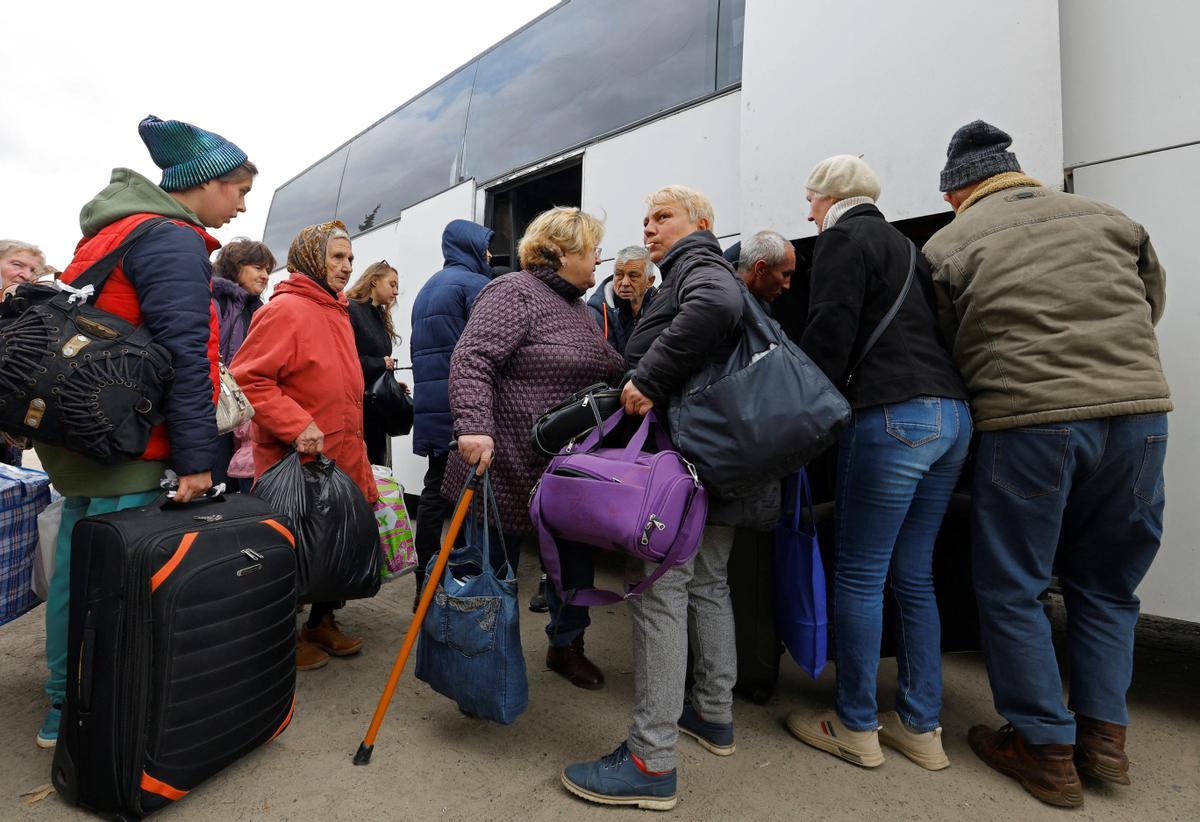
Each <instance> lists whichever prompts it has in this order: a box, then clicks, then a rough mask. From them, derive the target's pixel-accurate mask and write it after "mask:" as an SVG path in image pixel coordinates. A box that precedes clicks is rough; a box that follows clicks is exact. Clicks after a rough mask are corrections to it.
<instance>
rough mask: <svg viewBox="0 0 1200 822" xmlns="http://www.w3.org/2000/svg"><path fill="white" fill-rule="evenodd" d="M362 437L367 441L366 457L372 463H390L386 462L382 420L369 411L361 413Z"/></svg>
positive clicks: (386, 455) (385, 435)
mask: <svg viewBox="0 0 1200 822" xmlns="http://www.w3.org/2000/svg"><path fill="white" fill-rule="evenodd" d="M363 439H364V440H365V441H366V443H367V459H368V460H370V461H371V464H372V465H391V463H390V462H388V451H387V440H388V437H387V432H386V431H385V430H384V429H383V420H381V419H379V417H377V416H376V415H375V414H374V413H372V412H371V411H367V412H365V413H364V414H363Z"/></svg>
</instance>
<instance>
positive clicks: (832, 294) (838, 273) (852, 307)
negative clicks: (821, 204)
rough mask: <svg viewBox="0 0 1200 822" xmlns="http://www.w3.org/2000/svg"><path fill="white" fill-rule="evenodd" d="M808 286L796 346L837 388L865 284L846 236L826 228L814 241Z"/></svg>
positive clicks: (849, 357)
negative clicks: (806, 305) (803, 323)
mask: <svg viewBox="0 0 1200 822" xmlns="http://www.w3.org/2000/svg"><path fill="white" fill-rule="evenodd" d="M810 287H811V292H810V294H811V295H810V297H809V308H808V324H807V325H806V326H805V328H804V336H803V337H801V338H800V347H801V348H802V349H803V350H804V353H806V354H808V356H809V357H811V358H812V360H813V362H814V363H816V364H817V367H818V368H820V369H821V370H822V371H823V372H825V376H826V377H828V378H829V380H830V382H832V383H833V384H834V385H836V386H839V387H840V386H841V385H843V384H844V383H845V380H846V370H847V369H848V368H849V367H850V366H851V364H852V363H853V359H852V358H853V357H854V356H855V351H854V344H855V341H856V340H857V339H858V322H859V315H860V314H861V313H862V307H863V299H864V297H865V294H866V288H867V269H866V263H865V262H864V261H863V256H862V252H861V251H860V250H859V248H858V246H857V245H855V243H854V241H853V240H851V239H850V237H849V236H848V235H846V234H845V233H843V232H841V231H836V230H831V231H827V232H825V233H824V234H822V235H821V237H820V238H819V239H818V240H817V243H816V247H815V249H814V251H813V264H812V275H811V286H810Z"/></svg>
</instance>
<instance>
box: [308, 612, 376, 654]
mask: <svg viewBox="0 0 1200 822" xmlns="http://www.w3.org/2000/svg"><path fill="white" fill-rule="evenodd" d="M300 639H302V640H304V641H305V642H311V643H312V644H313V645H316V646H317V647H318V648H320V649H321V650H322V651H324V652H325V653H327V654H329V655H330V656H350V655H351V654H357V653H358V652H359V651H361V650H362V644H363V641H362V640H361V639H359V638H358V637H353V636H348V635H346V634H343V633H342V629H341V628H339V627H338V624H337V622H336V621H335V620H334V618H333V614H326V615H325V616H324V617H322V619H321V624H320V625H318V626H317V627H316V628H309V627H308V626H307V625H305V626H304V627H303V628H301V629H300Z"/></svg>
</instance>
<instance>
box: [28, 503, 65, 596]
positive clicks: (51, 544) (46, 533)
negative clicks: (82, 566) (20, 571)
mask: <svg viewBox="0 0 1200 822" xmlns="http://www.w3.org/2000/svg"><path fill="white" fill-rule="evenodd" d="M62 509H63V498H62V497H58V498H57V499H55V500H54V501H53V502H51V503H50V504H49V505H47V506H46V507H45V508H43V509H42V513H40V514H38V518H37V529H38V545H37V552H36V553H35V554H34V557H33V579H32V581H31V584H30V586H29V587H30V588H32V589H33V594H34V596H36V597H37V598H38V599H40V600H42V601H43V602H45V601H46V597H47V596H48V595H49V592H50V580H52V579H54V555H55V553H56V551H57V550H58V529H59V526H60V525H61V524H62Z"/></svg>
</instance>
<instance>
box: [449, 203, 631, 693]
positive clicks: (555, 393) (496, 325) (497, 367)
mask: <svg viewBox="0 0 1200 822" xmlns="http://www.w3.org/2000/svg"><path fill="white" fill-rule="evenodd" d="M603 234H604V226H603V225H602V224H601V222H600V221H599V220H598V219H596V218H595V217H593V216H592V215H591V214H588V213H586V212H584V211H581V210H579V209H578V208H562V207H560V208H553V209H550V210H549V211H546V212H543V213H542V214H539V215H538V216H537V217H536V218H534V220H533V222H532V223H530V225H529V228H527V229H526V231H525V236H524V237H522V238H521V243H520V246H519V249H518V252H519V255H520V258H521V269H522V270H520V271H514V272H512V273H511V274H505V275H503V276H501V277H498V278H496V279H495V280H493V281H492V282H491V283H490V284H488V285H487V286H486V287H485V288H484V289H483V290H482V291H481V292H479V296H478V298H476V300H475V305H474V307H473V308H472V309H471V318H470V320H469V321H468V322H467V327H466V329H465V330H464V331H463V334H462V336H461V337H460V338H459V341H458V345H457V346H455V348H454V355H453V356H452V357H451V359H450V411H451V413H452V415H453V418H454V436H455V437H457V438H458V452H457V453H455V452H451V453H450V459H449V461H448V462H447V465H446V479H445V482H444V484H443V485H442V494H443V496H445V497H447V498H449V499H454V498H455V497H456V496H457V495H458V492H459V489H461V488H462V486H463V483H464V482H465V481H466V478H467V473H468V471H469V470H470V468H469V467H468V466H476V467H477V470H479V471H480V472H482V470H483V469H485V468H488V467H489V466H490V468H491V476H492V487H493V488H494V489H495V492H496V498H497V500H498V503H499V509H500V511H499V520H500V522H499V524H500V527H501V528H502V530H503V532H504V535H505V546H506V548H507V549H508V556H507V561H508V562H509V564H510V565H511V566H512V567H513V569H514V570H515V569H516V565H517V559H518V556H519V554H520V551H519V549H518V546H519V543H520V538H521V537H524V536H531V535H532V534H533V523H532V522H531V521H530V519H529V509H528V504H529V492H530V490H531V489H532V488H533V485H534V483H535V482H536V481H537V479H538V477H539V476H540V475H541V473H542V471H543V470H544V469H545V467H546V464H547V462H548V461H549V460H548V459H547V458H546V457H543V456H541V455H540V454H538V453H537V452H536V451H534V449H533V445H532V444H531V443H530V439H529V430H530V425H531V424H532V423H533V421H534V420H536V419H537V418H538V417H539V416H541V415H542V414H543V413H544V412H545V411H546V410H548V409H550V408H552V407H553V406H555V405H557V404H558V403H560V402H561V401H562V400H563V399H565V398H566V397H568V396H570V395H571V394H573V393H575V392H576V391H579V390H580V389H583V388H586V387H588V386H589V385H594V384H596V383H599V382H611V381H613V380H615V379H617V378H618V377H619V376H620V374H621V366H622V360H621V357H620V355H618V354H617V352H616V351H614V350H613V349H612V348H611V347H610V346H609V345H608V343H606V342H605V341H604V337H603V335H602V334H601V333H600V330H599V329H598V328H597V327H596V324H595V322H593V321H592V318H591V316H590V314H589V312H588V308H587V306H586V305H585V304H584V302H583V300H582V297H583V295H584V293H585V292H586V291H587V290H588V289H589V288H591V287H592V286H593V285H595V284H596V263H597V262H598V261H599V259H600V238H601V237H602V236H603ZM493 544H496V543H493ZM559 548H560V550H561V551H562V576H563V579H562V583H563V587H564V588H568V589H575V588H590V587H592V575H593V572H594V565H593V557H592V549H591V548H590V547H588V546H577V545H574V544H572V543H567V542H565V541H561V540H560V541H559ZM495 553H497V554H498V553H500V552H498V551H497V552H495ZM496 559H497V561H498V564H502V563H503V562H504V560H505V558H504V557H497V558H496ZM546 598H547V601H548V604H549V605H550V624H549V625H548V626H547V627H546V633H547V635H548V637H549V641H550V649H549V651H548V652H547V655H546V665H547V667H549V668H550V669H551V670H552V671H555V672H556V673H558V674H561V675H562V676H563V677H565V678H566V679H568V680H569V681H570V682H571V683H572V684H574V685H577V686H579V687H581V688H599V687H600V686H601V685H603V684H604V675H603V674H602V673H601V672H600V669H599V668H597V667H596V666H595V665H593V664H592V662H591V661H590V660H588V658H587V657H586V656H584V653H583V633H584V630H585V629H586V628H587V626H588V624H589V617H588V611H587V608H585V607H581V606H577V605H565V606H564V605H563V603H562V601H561V598H560V597H559V595H558V592H557V591H556V590H554V586H552V585H551V586H547V590H546Z"/></svg>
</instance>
